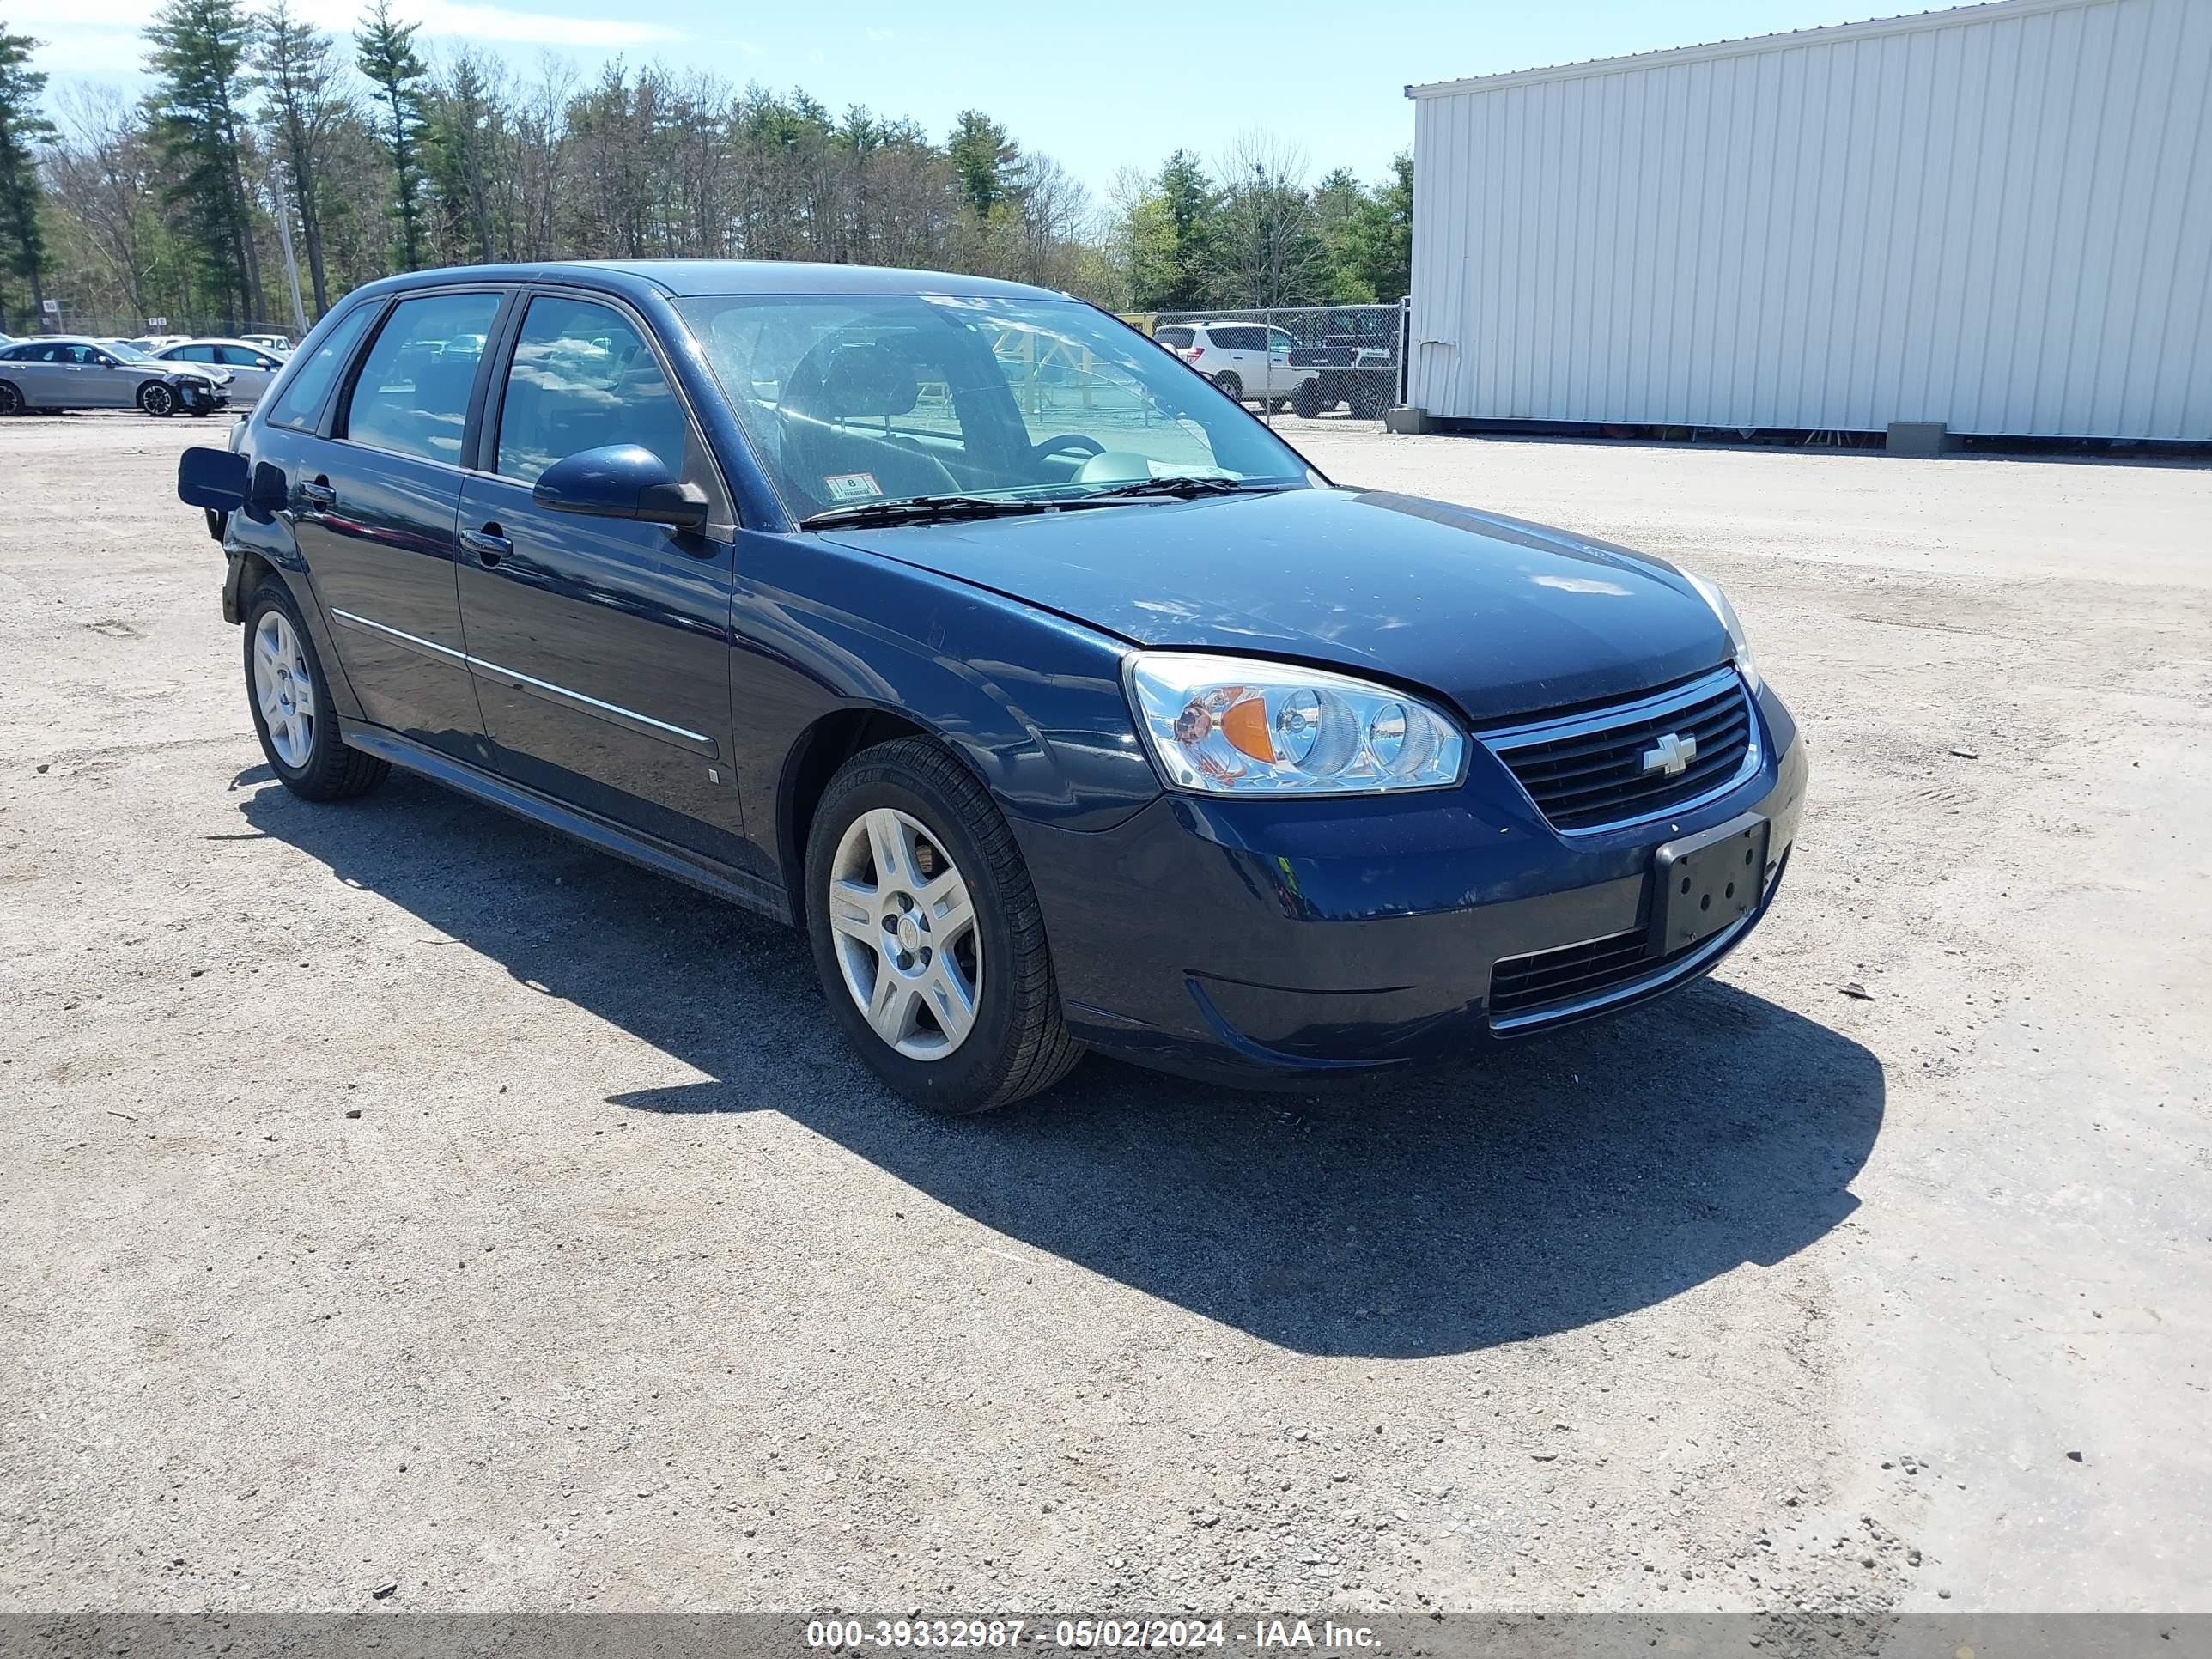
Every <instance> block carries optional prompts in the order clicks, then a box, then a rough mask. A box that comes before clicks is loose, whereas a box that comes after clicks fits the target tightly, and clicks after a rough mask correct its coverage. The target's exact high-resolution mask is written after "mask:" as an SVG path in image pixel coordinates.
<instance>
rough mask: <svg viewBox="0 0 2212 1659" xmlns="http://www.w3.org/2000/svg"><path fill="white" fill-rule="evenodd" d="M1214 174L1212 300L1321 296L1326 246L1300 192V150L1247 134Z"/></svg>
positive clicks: (1300, 300)
mask: <svg viewBox="0 0 2212 1659" xmlns="http://www.w3.org/2000/svg"><path fill="white" fill-rule="evenodd" d="M1218 172H1219V173H1220V177H1221V197H1220V203H1219V205H1218V208H1216V210H1215V213H1214V223H1213V237H1212V249H1211V253H1212V287H1213V289H1214V297H1215V299H1216V300H1217V301H1219V302H1220V303H1222V304H1224V305H1233V306H1247V307H1255V308H1258V307H1267V306H1294V305H1304V304H1307V303H1309V302H1310V301H1314V300H1316V299H1321V298H1324V297H1326V295H1325V293H1324V290H1325V289H1326V288H1327V286H1328V246H1327V245H1326V244H1325V243H1324V242H1323V241H1322V238H1321V225H1320V221H1319V219H1318V217H1317V216H1316V213H1315V211H1314V204H1313V197H1311V196H1310V194H1308V192H1307V191H1306V184H1305V178H1306V158H1305V153H1304V151H1303V150H1301V149H1298V148H1297V146H1296V145H1294V144H1291V143H1285V142H1284V141H1282V140H1280V139H1279V138H1276V137H1273V136H1272V135H1270V134H1267V133H1265V132H1253V133H1248V134H1247V135H1245V136H1244V137H1242V138H1239V139H1238V140H1237V142H1236V143H1233V144H1231V146H1230V147H1229V150H1228V153H1227V154H1226V155H1224V156H1223V157H1222V158H1221V161H1220V164H1219V167H1218Z"/></svg>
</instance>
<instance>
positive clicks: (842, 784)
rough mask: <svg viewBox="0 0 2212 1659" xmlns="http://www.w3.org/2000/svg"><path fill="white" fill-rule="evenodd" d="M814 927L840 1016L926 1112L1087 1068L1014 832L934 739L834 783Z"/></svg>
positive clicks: (810, 862) (810, 873)
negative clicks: (1081, 1065) (1064, 1013)
mask: <svg viewBox="0 0 2212 1659" xmlns="http://www.w3.org/2000/svg"><path fill="white" fill-rule="evenodd" d="M806 927H807V935H808V938H809V939H810V941H811V944H812V945H813V947H814V965H815V969H816V971H817V973H819V975H821V978H822V989H823V995H824V996H825V997H826V998H828V1000H829V1009H830V1016H831V1018H834V1019H835V1020H836V1022H837V1024H838V1025H839V1027H840V1028H841V1029H842V1030H843V1031H844V1033H845V1036H846V1039H847V1041H848V1042H850V1043H851V1044H852V1045H853V1047H854V1048H855V1049H856V1050H858V1051H859V1053H860V1057H861V1058H862V1059H863V1060H866V1062H867V1063H868V1066H869V1067H870V1068H871V1069H872V1071H874V1073H876V1075H877V1076H878V1077H880V1078H881V1079H883V1080H884V1082H885V1083H887V1084H889V1085H890V1086H891V1087H892V1088H894V1089H896V1091H898V1092H899V1093H900V1094H902V1095H903V1096H905V1097H907V1098H908V1100H910V1101H912V1102H914V1103H915V1104H916V1105H918V1106H921V1107H925V1108H927V1109H928V1110H930V1111H933V1112H941V1113H944V1114H945V1115H948V1116H965V1115H969V1114H971V1113H975V1112H987V1111H989V1110H990V1109H992V1108H994V1107H996V1106H1004V1105H1006V1104H1009V1103H1012V1102H1013V1101H1017V1100H1019V1099H1021V1098H1022V1097H1024V1096H1025V1095H1033V1094H1036V1093H1037V1092H1038V1091H1041V1090H1043V1089H1048V1088H1050V1087H1051V1086H1052V1085H1054V1084H1055V1083H1057V1082H1059V1081H1060V1079H1061V1078H1063V1077H1065V1076H1066V1075H1067V1073H1068V1072H1069V1071H1070V1069H1072V1068H1073V1066H1074V1065H1075V1063H1076V1061H1077V1060H1079V1059H1081V1058H1082V1055H1083V1050H1082V1048H1080V1047H1079V1045H1078V1044H1077V1043H1076V1042H1075V1040H1074V1039H1073V1037H1071V1036H1069V1035H1068V1034H1067V1027H1066V1024H1065V1023H1063V1021H1062V1020H1061V1018H1060V987H1059V985H1058V983H1057V981H1055V980H1054V975H1053V970H1052V957H1051V953H1050V951H1048V948H1047V945H1046V941H1045V933H1044V916H1043V913H1042V910H1041V909H1040V908H1038V905H1037V900H1036V889H1035V888H1034V887H1033V886H1032V885H1031V884H1030V875H1029V870H1028V867H1027V866H1025V865H1024V863H1023V862H1022V855H1021V850H1020V849H1019V848H1018V847H1017V846H1016V845H1015V844H1014V837H1013V832H1012V830H1010V829H1007V827H1006V820H1005V818H1003V817H1000V814H999V810H998V808H997V807H996V806H995V805H993V804H992V800H991V797H990V794H989V793H988V792H987V791H986V790H985V789H984V787H983V786H982V785H981V783H979V782H977V781H976V780H975V775H974V774H972V773H970V772H969V770H968V769H967V768H966V767H964V766H963V765H962V764H961V763H959V761H957V759H955V758H954V757H952V756H951V754H949V753H947V752H946V751H945V750H944V749H942V748H940V747H939V745H938V744H934V743H931V742H929V741H927V739H924V738H902V739H900V740H899V741H898V742H896V743H888V744H882V745H881V746H879V747H878V748H874V749H868V750H862V751H861V752H860V754H858V755H855V756H854V757H853V758H852V759H851V760H849V761H848V762H846V763H845V764H844V766H843V768H842V769H841V770H840V771H839V772H838V773H837V775H836V777H834V778H832V779H831V780H830V781H829V788H828V790H827V791H825V792H824V793H823V797H822V804H821V805H820V806H819V807H818V808H817V810H816V811H815V814H814V825H813V829H812V831H811V833H810V834H809V836H807V849H806ZM864 1000H865V1001H866V1004H867V1006H863V1003H864ZM940 1008H943V1009H945V1010H946V1011H948V1014H949V1017H948V1018H945V1019H943V1020H940V1019H939V1009H940ZM871 1009H872V1010H874V1011H875V1012H871Z"/></svg>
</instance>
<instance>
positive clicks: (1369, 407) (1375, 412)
mask: <svg viewBox="0 0 2212 1659" xmlns="http://www.w3.org/2000/svg"><path fill="white" fill-rule="evenodd" d="M1388 402H1389V393H1388V392H1385V391H1383V388H1382V387H1381V386H1377V385H1374V384H1372V383H1368V384H1364V385H1362V386H1360V387H1359V388H1358V390H1357V391H1355V392H1353V393H1352V416H1353V417H1354V418H1356V419H1358V420H1362V421H1379V420H1381V419H1382V418H1383V405H1384V404H1387V403H1388Z"/></svg>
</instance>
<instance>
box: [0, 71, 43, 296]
mask: <svg viewBox="0 0 2212 1659" xmlns="http://www.w3.org/2000/svg"><path fill="white" fill-rule="evenodd" d="M38 44H39V43H38V42H37V41H35V40H32V39H31V38H30V36H28V35H27V34H10V33H8V31H7V29H6V28H5V27H0V243H4V245H5V246H6V249H7V256H8V269H9V270H12V271H14V272H15V274H16V275H17V276H21V278H22V279H23V280H24V281H25V282H26V283H28V284H29V285H30V289H31V310H32V312H33V313H37V312H38V311H39V310H40V308H41V307H42V306H43V305H44V304H45V302H46V289H45V287H44V285H43V283H42V276H43V273H44V271H45V269H46V241H45V239H44V237H43V236H42V235H41V234H40V230H39V206H40V189H39V161H38V147H39V145H40V144H41V143H44V142H45V141H46V140H47V139H49V138H52V137H53V136H54V128H53V124H52V122H51V121H49V120H47V119H46V117H45V116H43V115H41V114H40V112H39V94H40V93H41V92H43V91H44V90H45V89H46V76H44V75H42V74H40V72H39V71H38V70H34V69H33V68H31V67H30V63H31V50H32V48H33V47H34V46H37V45H38Z"/></svg>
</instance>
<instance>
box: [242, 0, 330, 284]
mask: <svg viewBox="0 0 2212 1659" xmlns="http://www.w3.org/2000/svg"><path fill="white" fill-rule="evenodd" d="M258 23H259V33H260V38H259V40H258V42H257V43H256V45H255V49H254V57H253V64H254V68H255V69H256V70H258V72H259V74H260V76H261V84H262V85H263V87H264V88H266V90H267V91H268V94H269V108H268V112H267V115H266V120H267V124H268V128H269V137H270V142H271V143H273V144H274V145H275V147H276V151H277V154H278V155H281V156H282V157H283V163H284V170H285V172H286V173H289V174H290V175H291V179H292V197H293V200H294V203H295V205H296V206H297V208H298V210H299V215H300V230H301V240H302V241H303V242H304V243H305V244H306V246H307V276H308V279H309V281H310V282H311V283H313V287H314V290H315V314H316V315H317V316H320V315H321V314H322V313H324V312H325V311H328V310H329V309H330V308H331V296H330V283H329V280H328V278H327V277H326V276H325V272H324V266H323V212H322V180H323V159H324V155H325V149H327V147H328V142H329V138H330V133H331V128H332V127H333V126H334V125H337V123H338V122H340V121H343V120H344V119H345V118H347V117H348V116H349V114H350V113H351V108H350V106H349V101H348V100H347V98H346V95H345V92H344V89H343V86H342V85H341V83H340V79H339V70H340V66H339V64H338V63H337V58H336V55H335V54H336V52H337V42H336V41H335V40H332V39H331V37H330V36H329V35H327V34H325V33H323V32H322V31H321V30H320V29H318V28H316V27H314V26H313V24H311V23H308V22H306V21H302V20H301V19H300V18H298V17H295V16H294V15H293V14H292V7H291V0H276V3H275V4H273V5H271V6H270V8H269V9H268V10H267V11H265V12H264V13H263V14H262V15H261V17H260V18H259V20H258Z"/></svg>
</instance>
